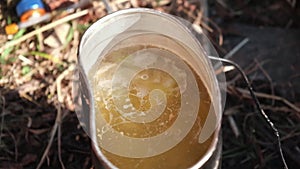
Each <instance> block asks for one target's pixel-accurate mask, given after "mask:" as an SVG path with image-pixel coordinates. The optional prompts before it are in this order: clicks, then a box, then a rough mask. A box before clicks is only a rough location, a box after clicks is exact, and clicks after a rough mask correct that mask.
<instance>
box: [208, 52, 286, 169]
mask: <svg viewBox="0 0 300 169" xmlns="http://www.w3.org/2000/svg"><path fill="white" fill-rule="evenodd" d="M208 57H209V59H211V60H216V61H221V62H223V63H226V64H230V65H232V66H234V67H235V68H236V69H237V70H238V71H239V73H240V74H241V75H242V77H243V79H244V81H245V82H246V83H247V88H248V90H249V92H250V94H251V97H252V98H253V100H254V102H255V105H256V108H257V109H258V111H259V113H260V114H261V115H262V116H263V118H264V119H265V121H266V122H267V123H268V124H269V126H270V127H271V129H272V130H273V132H274V135H275V136H276V137H277V143H278V148H279V152H280V157H281V160H282V163H283V165H284V169H288V166H287V164H286V161H285V158H284V155H283V151H282V147H281V141H280V140H281V139H280V135H279V132H278V129H277V128H276V127H275V125H274V123H273V122H272V121H271V120H270V118H269V117H268V115H267V114H266V113H265V111H264V110H263V109H262V107H261V104H260V102H259V100H258V98H257V96H256V95H255V93H254V90H253V87H252V85H251V83H250V81H249V79H248V77H247V75H246V74H245V72H244V71H243V70H242V68H241V67H240V66H239V65H238V64H237V63H235V62H233V61H231V60H228V59H224V58H219V57H215V56H208Z"/></svg>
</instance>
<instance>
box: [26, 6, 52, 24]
mask: <svg viewBox="0 0 300 169" xmlns="http://www.w3.org/2000/svg"><path fill="white" fill-rule="evenodd" d="M45 13H46V11H45V9H42V8H37V9H31V10H29V11H26V12H25V13H24V14H23V15H22V16H21V22H26V21H27V20H28V19H29V18H31V17H32V16H42V15H44V14H45Z"/></svg>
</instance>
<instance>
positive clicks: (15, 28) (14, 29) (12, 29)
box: [5, 23, 19, 35]
mask: <svg viewBox="0 0 300 169" xmlns="http://www.w3.org/2000/svg"><path fill="white" fill-rule="evenodd" d="M18 30H19V26H18V25H17V24H16V23H13V24H10V25H7V26H6V27H5V32H6V34H8V35H13V34H15V33H17V32H18Z"/></svg>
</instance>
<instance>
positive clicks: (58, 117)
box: [37, 65, 75, 169]
mask: <svg viewBox="0 0 300 169" xmlns="http://www.w3.org/2000/svg"><path fill="white" fill-rule="evenodd" d="M74 69H75V66H74V65H70V66H69V68H68V69H66V70H65V71H64V72H63V73H62V74H60V75H59V76H58V77H57V79H56V90H57V97H58V101H59V102H58V106H57V115H56V119H55V123H54V126H53V128H52V131H51V136H50V139H49V142H48V145H47V147H46V149H45V151H44V154H43V156H42V158H41V160H40V162H39V164H38V166H37V169H39V168H41V166H42V164H43V163H44V161H45V158H46V157H47V155H48V153H49V150H50V148H51V145H52V143H53V139H54V136H55V134H56V131H57V129H59V128H60V125H61V122H62V117H63V116H62V110H61V109H62V108H61V105H62V104H63V100H64V99H63V96H62V93H61V81H62V80H63V79H64V78H65V77H66V76H67V75H68V74H69V73H70V72H72V71H73V70H74ZM58 134H59V135H58V150H59V154H58V156H59V161H60V163H61V166H62V168H63V169H64V168H65V167H64V164H63V162H62V158H61V148H60V146H61V141H60V138H61V135H60V134H61V132H59V133H58Z"/></svg>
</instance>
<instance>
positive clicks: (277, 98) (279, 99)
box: [235, 87, 300, 113]
mask: <svg viewBox="0 0 300 169" xmlns="http://www.w3.org/2000/svg"><path fill="white" fill-rule="evenodd" d="M235 89H236V90H237V91H238V92H240V93H242V94H244V95H245V94H246V97H247V98H251V96H250V92H249V91H248V90H245V89H242V88H239V87H235ZM254 94H255V95H256V96H257V97H260V98H265V99H274V100H278V101H281V102H283V103H285V104H286V105H287V106H289V107H290V108H292V109H293V110H295V111H296V112H298V113H300V108H299V107H297V106H296V105H294V104H293V103H291V102H290V101H288V100H287V99H285V98H283V97H280V96H276V95H271V94H267V93H260V92H254Z"/></svg>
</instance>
